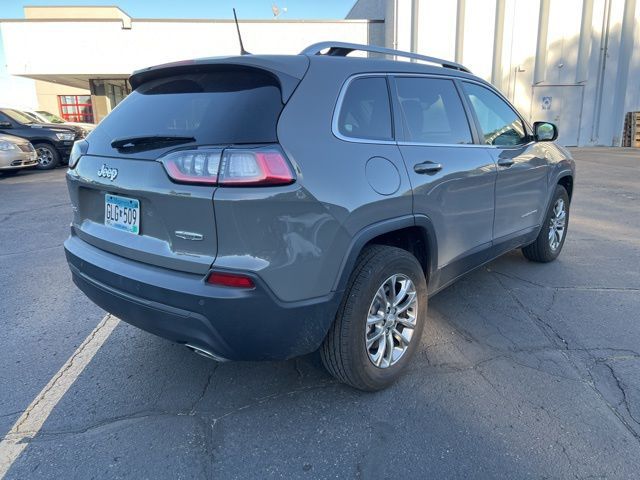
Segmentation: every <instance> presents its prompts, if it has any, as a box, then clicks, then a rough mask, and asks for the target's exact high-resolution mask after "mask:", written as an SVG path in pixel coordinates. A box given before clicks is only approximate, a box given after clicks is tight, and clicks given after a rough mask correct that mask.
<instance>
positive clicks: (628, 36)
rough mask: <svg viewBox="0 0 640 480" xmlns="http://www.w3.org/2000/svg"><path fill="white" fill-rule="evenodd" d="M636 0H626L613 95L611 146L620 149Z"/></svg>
mask: <svg viewBox="0 0 640 480" xmlns="http://www.w3.org/2000/svg"><path fill="white" fill-rule="evenodd" d="M635 12H636V0H626V1H625V3H624V17H623V18H622V31H621V33H620V48H619V50H618V71H617V74H616V86H615V89H614V94H613V111H612V112H613V113H612V116H613V122H612V128H613V136H612V138H611V146H613V147H618V146H620V143H621V133H622V122H623V120H624V103H625V98H626V93H627V81H628V78H629V63H630V61H631V53H632V50H633V28H634V25H635Z"/></svg>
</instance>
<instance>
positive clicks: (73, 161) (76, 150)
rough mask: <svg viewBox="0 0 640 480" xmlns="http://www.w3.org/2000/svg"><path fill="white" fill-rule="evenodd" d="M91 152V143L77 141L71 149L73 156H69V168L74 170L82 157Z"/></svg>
mask: <svg viewBox="0 0 640 480" xmlns="http://www.w3.org/2000/svg"><path fill="white" fill-rule="evenodd" d="M87 150H89V143H88V142H87V141H86V140H76V141H75V142H74V144H73V147H72V148H71V155H70V156H69V168H70V169H73V168H75V166H76V165H77V164H78V160H80V157H81V156H83V155H84V154H86V153H87Z"/></svg>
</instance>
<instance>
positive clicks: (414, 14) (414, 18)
mask: <svg viewBox="0 0 640 480" xmlns="http://www.w3.org/2000/svg"><path fill="white" fill-rule="evenodd" d="M419 3H420V2H419V0H411V51H412V52H413V53H418V27H419V21H418V15H419V14H420V10H419V8H420V7H419ZM411 61H412V62H415V60H411Z"/></svg>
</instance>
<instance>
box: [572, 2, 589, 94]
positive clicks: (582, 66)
mask: <svg viewBox="0 0 640 480" xmlns="http://www.w3.org/2000/svg"><path fill="white" fill-rule="evenodd" d="M592 22H593V0H583V1H582V21H581V22H580V44H579V45H578V61H577V68H576V83H584V82H586V81H587V79H588V76H589V57H590V55H591V30H592V28H591V25H592Z"/></svg>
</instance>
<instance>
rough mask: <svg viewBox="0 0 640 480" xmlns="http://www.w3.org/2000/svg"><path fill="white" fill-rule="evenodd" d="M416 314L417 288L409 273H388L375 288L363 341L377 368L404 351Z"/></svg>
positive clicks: (387, 363)
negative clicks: (389, 274)
mask: <svg viewBox="0 0 640 480" xmlns="http://www.w3.org/2000/svg"><path fill="white" fill-rule="evenodd" d="M417 315H418V299H417V295H416V288H415V285H414V284H413V282H412V281H411V279H410V278H409V277H407V276H406V275H403V274H396V275H391V276H390V277H389V278H387V279H386V280H385V281H384V282H383V283H382V285H380V287H379V288H378V290H377V291H376V293H375V295H374V297H373V300H372V301H371V305H370V307H369V311H368V315H367V327H366V329H365V345H366V349H367V355H368V356H369V360H370V361H371V363H373V364H374V365H375V366H376V367H378V368H388V367H390V366H392V365H394V364H396V363H397V362H398V361H399V360H400V359H401V358H402V356H403V355H404V354H405V352H406V351H407V348H408V347H409V343H410V342H411V338H412V337H413V332H414V330H415V328H416V318H417Z"/></svg>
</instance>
